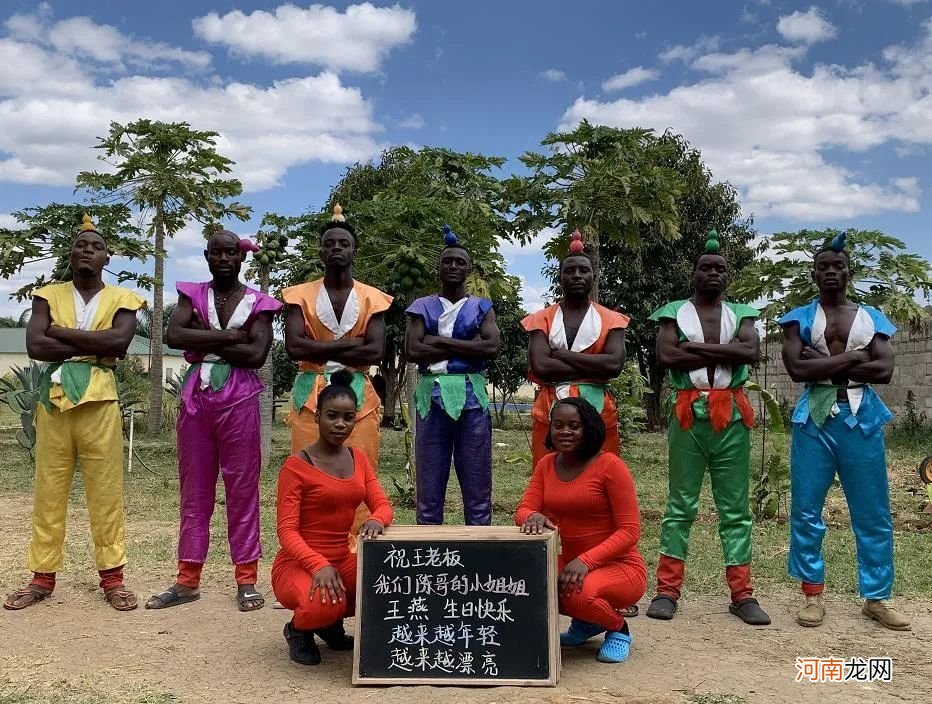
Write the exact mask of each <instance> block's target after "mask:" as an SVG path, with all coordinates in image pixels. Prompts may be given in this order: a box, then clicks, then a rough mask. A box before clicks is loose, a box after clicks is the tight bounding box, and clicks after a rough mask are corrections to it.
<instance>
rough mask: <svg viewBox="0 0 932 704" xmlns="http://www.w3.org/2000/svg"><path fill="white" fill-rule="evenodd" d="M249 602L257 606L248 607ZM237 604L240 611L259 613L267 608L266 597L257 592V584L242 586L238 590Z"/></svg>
mask: <svg viewBox="0 0 932 704" xmlns="http://www.w3.org/2000/svg"><path fill="white" fill-rule="evenodd" d="M248 601H252V602H254V603H255V606H247V605H246V602H248ZM236 602H237V604H238V605H239V610H240V611H258V610H259V609H261V608H262V607H263V606H265V597H263V596H262V595H261V594H260V593H259V592H257V591H256V585H255V584H240V585H239V587H238V588H237V590H236Z"/></svg>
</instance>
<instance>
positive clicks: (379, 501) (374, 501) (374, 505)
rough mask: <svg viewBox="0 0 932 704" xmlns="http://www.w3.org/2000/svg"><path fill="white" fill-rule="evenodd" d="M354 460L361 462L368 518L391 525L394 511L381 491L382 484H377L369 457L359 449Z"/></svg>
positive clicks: (377, 480)
mask: <svg viewBox="0 0 932 704" xmlns="http://www.w3.org/2000/svg"><path fill="white" fill-rule="evenodd" d="M354 452H355V454H356V461H357V462H359V463H360V464H362V466H363V469H364V470H365V477H366V507H367V508H368V509H369V511H370V512H371V513H370V515H369V518H370V519H372V520H374V521H378V522H379V523H381V524H382V525H383V526H389V525H391V522H392V519H393V518H394V517H395V511H394V509H392V504H391V502H390V501H389V500H388V499H387V498H386V497H385V492H384V491H382V485H381V484H379V478H378V477H376V476H375V470H373V469H372V465H371V464H370V463H369V459H368V458H367V457H366V455H365V454H364V453H363V452H362V451H361V450H355V451H354Z"/></svg>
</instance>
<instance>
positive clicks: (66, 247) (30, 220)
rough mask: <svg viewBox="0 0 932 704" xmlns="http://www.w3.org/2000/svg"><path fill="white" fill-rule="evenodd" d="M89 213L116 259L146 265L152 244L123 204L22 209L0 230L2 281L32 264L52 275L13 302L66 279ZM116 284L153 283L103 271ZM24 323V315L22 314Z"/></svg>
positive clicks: (146, 278)
mask: <svg viewBox="0 0 932 704" xmlns="http://www.w3.org/2000/svg"><path fill="white" fill-rule="evenodd" d="M85 214H87V215H90V216H91V218H92V219H93V221H94V223H95V224H96V226H97V228H98V229H99V230H100V232H102V233H103V234H104V236H105V237H106V239H107V247H108V248H109V250H110V252H111V253H112V254H113V255H114V256H117V257H123V258H127V259H130V260H136V261H140V262H141V261H144V260H145V259H146V258H147V257H148V256H149V255H150V254H151V253H152V246H151V245H150V244H149V243H148V242H147V241H146V240H145V239H143V238H142V236H141V232H140V230H139V228H138V227H136V226H135V225H134V224H133V218H132V211H130V209H129V208H128V207H126V205H123V204H115V205H99V204H97V205H95V204H85V203H67V204H66V203H49V204H48V205H46V206H43V207H32V208H23V209H22V210H17V211H16V212H14V213H13V218H14V220H16V222H17V224H18V225H17V227H14V228H0V277H2V278H5V279H6V278H10V277H11V276H15V275H16V274H18V273H20V272H21V271H22V270H23V268H24V267H26V266H28V265H30V264H39V263H43V262H44V263H45V266H46V271H51V273H50V274H40V275H39V276H37V277H36V278H35V279H33V280H31V281H28V282H27V283H26V284H25V285H23V286H22V287H21V288H19V289H18V290H17V291H14V292H13V293H12V294H11V296H12V297H13V298H15V299H16V300H17V301H22V300H25V299H28V298H29V297H30V296H31V295H32V292H33V291H34V290H36V289H37V288H41V287H42V286H45V285H46V284H49V283H53V282H55V281H70V280H71V274H70V270H69V257H70V255H71V247H72V245H73V244H74V239H75V236H76V235H77V232H78V227H79V226H80V225H81V219H82V217H83V216H84V215H85ZM107 271H108V273H110V274H112V275H114V276H115V277H116V279H117V281H118V282H119V283H125V282H133V283H135V284H136V285H138V286H141V287H143V288H149V287H150V286H151V284H152V279H151V277H149V276H146V275H145V274H140V273H138V272H135V271H129V270H116V269H113V268H108V269H107ZM20 319H21V322H22V323H23V324H24V325H25V323H26V321H27V320H28V314H25V317H24V316H20Z"/></svg>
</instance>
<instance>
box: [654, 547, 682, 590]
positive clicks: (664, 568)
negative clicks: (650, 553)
mask: <svg viewBox="0 0 932 704" xmlns="http://www.w3.org/2000/svg"><path fill="white" fill-rule="evenodd" d="M685 576H686V563H685V562H684V561H683V560H678V559H677V558H675V557H670V556H669V555H661V556H660V562H658V563H657V593H658V594H663V595H664V596H668V597H670V598H671V599H673V600H677V599H679V598H680V588H681V587H682V586H683V579H684V577H685Z"/></svg>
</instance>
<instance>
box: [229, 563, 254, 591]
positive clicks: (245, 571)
mask: <svg viewBox="0 0 932 704" xmlns="http://www.w3.org/2000/svg"><path fill="white" fill-rule="evenodd" d="M235 574H236V586H238V587H239V586H242V585H243V584H252V585H255V583H256V579H257V578H258V576H259V561H258V560H255V561H253V562H246V563H244V564H242V565H237V566H236V570H235Z"/></svg>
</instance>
